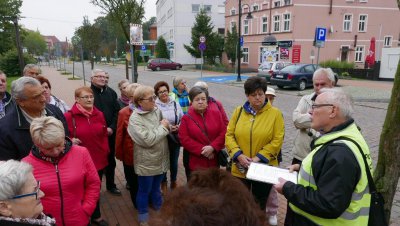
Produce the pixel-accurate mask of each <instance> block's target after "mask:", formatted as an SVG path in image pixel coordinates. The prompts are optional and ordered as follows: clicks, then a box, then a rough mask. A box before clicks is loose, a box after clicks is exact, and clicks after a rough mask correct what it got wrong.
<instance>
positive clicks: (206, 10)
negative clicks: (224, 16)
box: [203, 5, 211, 13]
mask: <svg viewBox="0 0 400 226" xmlns="http://www.w3.org/2000/svg"><path fill="white" fill-rule="evenodd" d="M203 9H204V11H205V12H206V13H211V5H204V6H203Z"/></svg>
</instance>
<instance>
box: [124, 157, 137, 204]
mask: <svg viewBox="0 0 400 226" xmlns="http://www.w3.org/2000/svg"><path fill="white" fill-rule="evenodd" d="M124 174H125V179H126V182H127V183H128V185H129V193H130V194H131V200H132V204H133V206H134V207H135V209H137V206H136V196H137V193H138V175H137V174H136V173H135V169H134V168H133V166H129V165H126V164H125V163H124Z"/></svg>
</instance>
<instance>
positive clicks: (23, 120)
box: [0, 77, 68, 160]
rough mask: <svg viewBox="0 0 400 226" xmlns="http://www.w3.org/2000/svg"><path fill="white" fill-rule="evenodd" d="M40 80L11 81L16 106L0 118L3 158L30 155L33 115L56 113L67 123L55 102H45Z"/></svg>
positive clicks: (26, 78) (54, 115) (27, 78)
mask: <svg viewBox="0 0 400 226" xmlns="http://www.w3.org/2000/svg"><path fill="white" fill-rule="evenodd" d="M43 92H44V90H43V88H42V86H41V85H40V82H39V81H38V80H36V79H34V78H30V77H21V78H19V79H17V80H15V81H13V82H12V84H11V95H12V98H13V99H14V101H15V103H16V105H15V107H13V108H12V109H10V111H9V112H8V113H7V114H6V116H4V117H3V118H2V119H0V134H1V136H0V160H8V159H17V160H20V159H22V158H24V157H25V156H27V155H28V154H29V151H30V150H31V148H32V144H33V143H32V139H31V135H30V133H29V127H30V124H31V122H32V120H33V119H34V118H39V117H43V116H53V117H55V118H57V119H59V120H60V121H61V122H63V124H64V128H65V132H66V134H68V128H67V124H66V123H65V118H64V115H63V113H62V112H61V111H60V109H59V108H57V107H56V106H54V105H49V104H46V98H45V97H44V95H43Z"/></svg>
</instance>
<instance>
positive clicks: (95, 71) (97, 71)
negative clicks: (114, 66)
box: [92, 69, 107, 77]
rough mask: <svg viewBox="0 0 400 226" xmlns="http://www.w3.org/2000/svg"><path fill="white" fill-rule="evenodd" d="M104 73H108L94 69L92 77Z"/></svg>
mask: <svg viewBox="0 0 400 226" xmlns="http://www.w3.org/2000/svg"><path fill="white" fill-rule="evenodd" d="M101 72H104V73H105V74H106V73H107V72H106V71H104V70H102V69H93V71H92V77H93V76H96V75H97V74H98V73H101Z"/></svg>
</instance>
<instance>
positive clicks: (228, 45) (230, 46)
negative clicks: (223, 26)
mask: <svg viewBox="0 0 400 226" xmlns="http://www.w3.org/2000/svg"><path fill="white" fill-rule="evenodd" d="M238 38H239V35H238V33H237V29H236V25H235V26H234V27H233V28H232V32H230V31H229V30H228V32H227V34H226V39H225V45H224V50H225V53H226V56H227V57H228V60H230V61H231V65H232V67H234V65H235V63H236V58H237V57H236V56H237V55H236V52H237V40H238Z"/></svg>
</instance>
